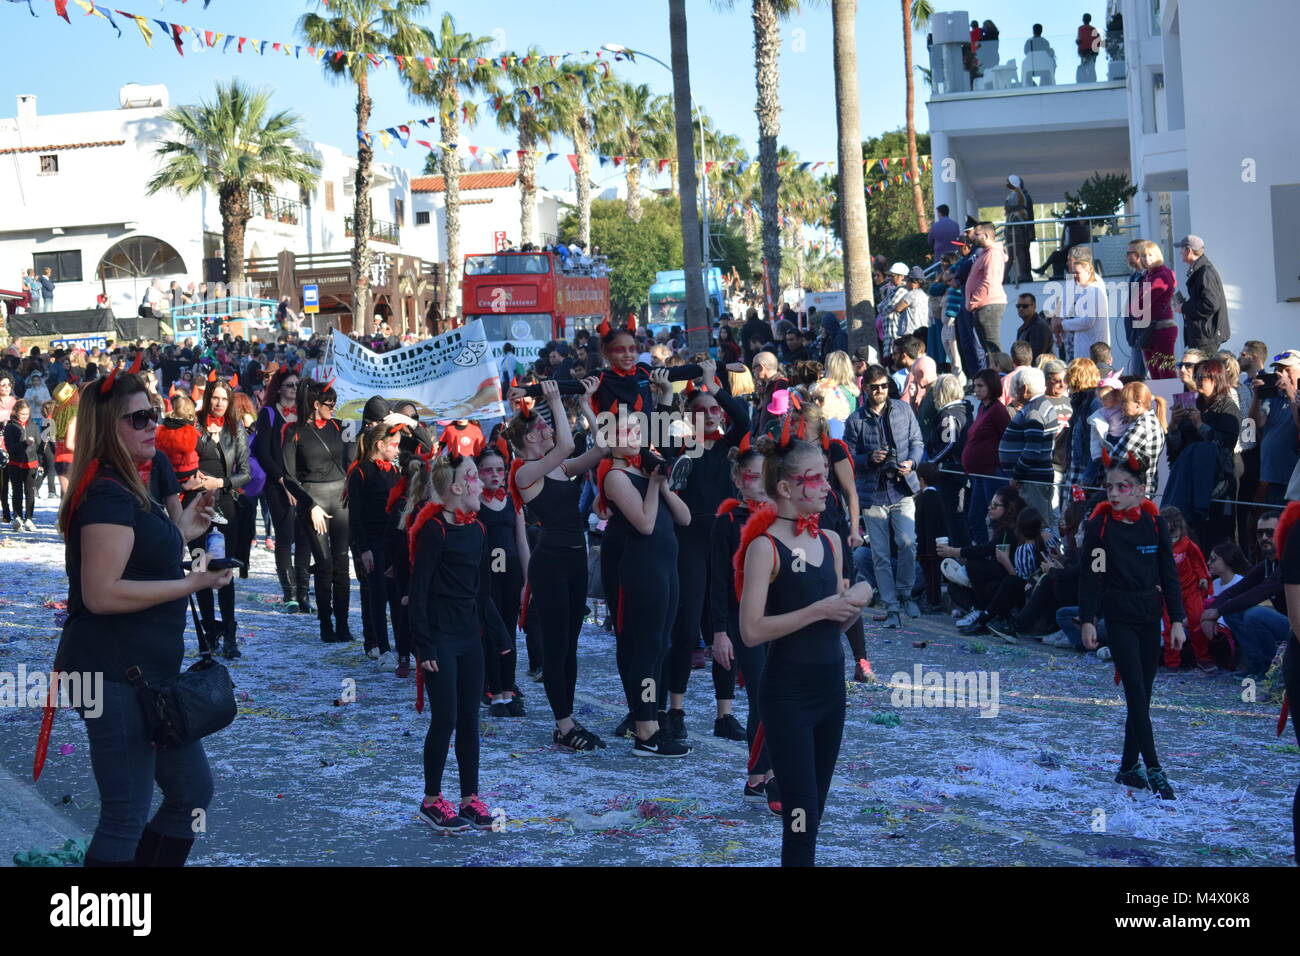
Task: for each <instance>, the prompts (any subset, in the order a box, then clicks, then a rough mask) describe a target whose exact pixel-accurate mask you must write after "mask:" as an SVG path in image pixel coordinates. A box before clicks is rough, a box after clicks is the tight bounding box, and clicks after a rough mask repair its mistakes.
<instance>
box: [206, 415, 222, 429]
mask: <svg viewBox="0 0 1300 956" xmlns="http://www.w3.org/2000/svg"><path fill="white" fill-rule="evenodd" d="M208 427H209V428H225V427H226V419H225V416H224V415H223V416H222V417H221V418H217V417H216V416H213V415H209V416H208Z"/></svg>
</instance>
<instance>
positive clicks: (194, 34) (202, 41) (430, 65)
mask: <svg viewBox="0 0 1300 956" xmlns="http://www.w3.org/2000/svg"><path fill="white" fill-rule="evenodd" d="M8 2H9V3H11V4H26V6H27V9H28V11H29V12H30V13H31V15H32V16H34V17H38V18H39V14H37V12H36V8H35V4H36V3H37V2H38V0H8ZM44 2H45V3H50V4H53V6H54V13H55V15H56V16H57V17H59V18H61V19H63V20H65V21H66V22H67V23H69V24H71V23H72V18H71V17H70V16H69V14H68V3H69V0H44ZM71 2H73V3H75V4H76V5H77V6H78V7H80V8H81V10H82V11H83V12H84V13H85V15H86V16H93V17H98V18H99V19H101V20H104V21H106V22H107V23H108V24H109V25H110V26H111V27H112V28H113V29H114V30H116V31H117V35H118V37H119V38H120V37H121V36H122V28H121V27H120V26H118V24H117V20H116V19H115V18H114V14H116V15H117V16H119V17H125V18H126V19H127V20H130V21H132V22H133V23H135V25H136V27H137V28H138V29H139V31H140V36H141V38H142V39H143V40H144V43H145V46H147V47H149V48H150V49H152V48H153V40H154V32H155V31H154V27H152V26H150V23H151V22H152V23H154V24H156V25H157V27H158V29H159V30H161V31H162V33H163V35H164V36H166V37H167V38H168V39H169V40H171V41H172V43H173V44H174V45H175V47H176V52H177V53H178V54H179V55H181V56H184V55H185V47H186V43H187V40H186V39H185V38H187V37H188V38H190V39H189V40H188V43H189V45H190V49H191V51H192V52H201V51H206V50H213V49H217V48H218V47H220V50H221V52H222V53H230V52H232V44H233V45H234V48H233V52H234V53H236V54H239V53H256V54H257V55H258V56H266V54H267V52H268V51H270V52H271V53H281V54H283V55H285V56H286V57H290V58H292V59H295V60H301V59H303V58H304V57H303V54H304V53H305V54H306V59H308V60H314V61H317V62H320V61H321V60H324V59H327V58H328V59H331V60H334V61H335V62H338V61H341V60H344V59H346V61H347V63H348V65H349V66H350V65H351V64H352V63H353V62H354V61H355V59H356V58H357V57H359V56H365V57H366V58H367V59H368V60H369V61H370V63H371V65H373V66H374V67H376V68H380V67H383V66H385V65H387V64H388V63H390V62H391V63H393V64H394V65H395V66H396V67H397V69H398V70H405V69H406V65H407V63H408V62H415V63H418V64H419V65H420V66H423V67H424V68H425V69H426V70H427V71H428V72H430V73H439V72H443V71H446V70H451V69H453V68H456V67H459V66H461V65H462V64H465V63H469V62H471V60H472V62H473V65H475V66H486V67H492V68H496V69H500V70H508V69H510V68H512V67H513V66H515V65H516V64H517V63H524V64H527V63H529V62H531V60H532V59H537V58H530V57H517V56H512V55H505V56H492V57H473V58H467V57H423V56H422V57H403V56H398V55H397V54H391V53H361V52H359V51H356V50H331V49H323V48H320V47H314V46H307V45H305V44H301V43H287V42H284V41H280V40H258V39H255V38H252V37H247V36H240V35H239V34H235V33H223V32H218V31H216V30H207V29H203V28H200V27H193V26H188V25H186V24H183V23H170V22H168V21H165V20H160V19H157V18H152V19H151V18H148V17H145V16H143V15H141V14H138V13H131V12H129V11H127V10H118V9H115V8H109V7H107V6H105V5H104V4H103V3H100V2H97V0H71ZM179 2H181V3H187V2H189V0H179ZM210 2H211V0H203V8H204V9H205V10H206V9H207V7H208V4H209V3H210ZM575 57H582V58H590V57H595V60H594V63H593V65H594V66H596V67H598V68H599V69H600V70H601V71H602V73H603V74H604V75H605V76H608V75H609V73H610V65H609V60H610V59H613V60H615V61H622V60H624V59H628V57H626V56H625V55H624V54H622V53H609V52H608V51H604V50H574V51H570V52H567V53H548V54H544V55H543V56H542V57H541V59H545V60H547V61H548V62H549V63H550V64H551V65H552V66H558V65H559V64H560V63H562V62H566V61H568V60H569V59H571V58H575ZM574 79H575V81H576V80H578V79H579V78H578V77H575V78H574ZM582 81H583V82H586V80H585V78H582Z"/></svg>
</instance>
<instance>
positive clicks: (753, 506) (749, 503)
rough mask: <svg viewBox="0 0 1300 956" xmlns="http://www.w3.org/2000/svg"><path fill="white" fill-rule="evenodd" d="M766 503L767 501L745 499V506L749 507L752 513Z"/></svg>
mask: <svg viewBox="0 0 1300 956" xmlns="http://www.w3.org/2000/svg"><path fill="white" fill-rule="evenodd" d="M766 504H767V502H766V501H754V500H752V499H750V498H746V499H745V507H746V508H748V509H749V512H750V514H753V513H754V512H755V511H757V510H758V509H759V508H761V507H763V506H764V505H766Z"/></svg>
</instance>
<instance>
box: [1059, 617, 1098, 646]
mask: <svg viewBox="0 0 1300 956" xmlns="http://www.w3.org/2000/svg"><path fill="white" fill-rule="evenodd" d="M1078 617H1079V609H1078V607H1063V608H1060V609H1059V610H1058V611H1057V612H1056V626H1057V627H1059V628H1060V629H1061V630H1062V631H1064V632H1065V636H1066V637H1068V638H1069V639H1070V643H1071V644H1072V645H1074V649H1075V650H1076V651H1081V650H1083V627H1082V625H1080V624H1079V622H1078V620H1077V618H1078ZM1105 644H1106V622H1105V621H1104V620H1102V619H1101V618H1098V619H1097V646H1098V647H1104V646H1105Z"/></svg>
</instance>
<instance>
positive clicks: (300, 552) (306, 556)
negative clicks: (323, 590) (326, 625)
mask: <svg viewBox="0 0 1300 956" xmlns="http://www.w3.org/2000/svg"><path fill="white" fill-rule="evenodd" d="M262 497H263V499H264V500H265V501H266V504H267V507H268V508H269V509H270V511H271V527H272V528H274V529H275V572H276V575H277V576H278V577H279V579H280V590H281V591H282V592H283V594H284V599H285V601H286V602H287V601H291V600H293V598H294V597H295V594H294V588H295V586H296V587H297V589H298V590H299V591H301V592H303V593H304V594H305V593H306V592H307V565H308V562H309V561H310V560H311V539H310V536H309V535H308V533H307V529H308V528H309V527H310V522H308V523H307V524H304V523H302V522H300V521H299V520H298V516H297V514H296V512H295V509H294V508H293V506H292V505H290V504H289V498H288V495H286V494H285V490H284V489H283V488H281V487H280V485H279V484H277V483H268V484H267V486H266V487H265V488H264V489H263V490H262Z"/></svg>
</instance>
